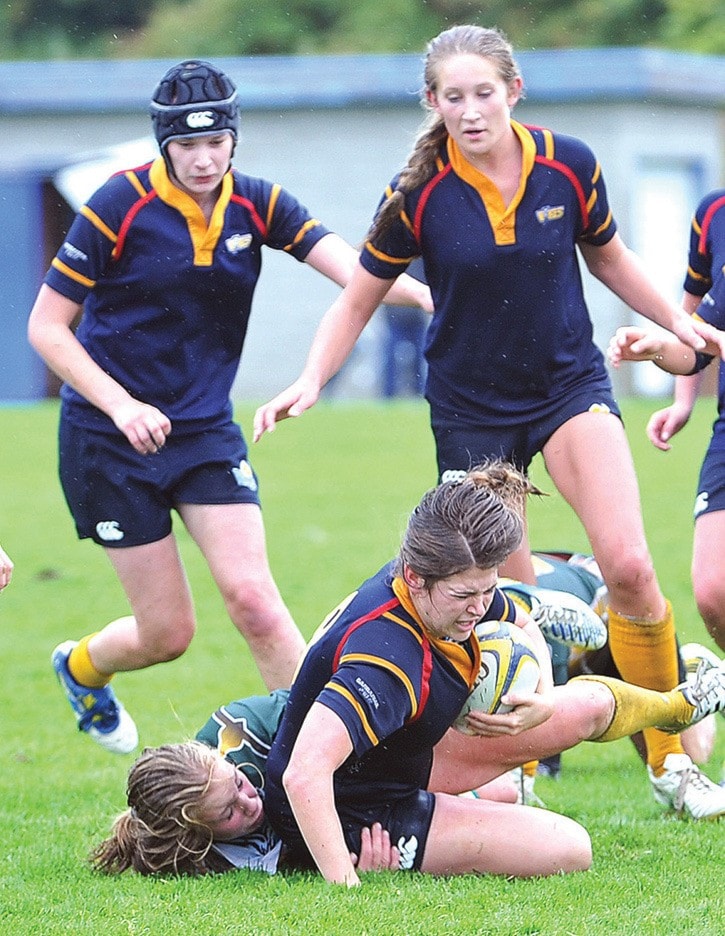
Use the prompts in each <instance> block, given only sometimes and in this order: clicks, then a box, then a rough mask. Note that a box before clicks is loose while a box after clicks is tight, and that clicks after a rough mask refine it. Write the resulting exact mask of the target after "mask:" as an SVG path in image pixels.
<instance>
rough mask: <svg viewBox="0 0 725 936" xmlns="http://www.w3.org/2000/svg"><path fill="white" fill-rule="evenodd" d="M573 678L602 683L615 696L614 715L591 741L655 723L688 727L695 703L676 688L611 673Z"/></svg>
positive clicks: (615, 737) (616, 736)
mask: <svg viewBox="0 0 725 936" xmlns="http://www.w3.org/2000/svg"><path fill="white" fill-rule="evenodd" d="M574 679H576V680H580V679H586V680H589V681H590V682H599V683H603V684H604V685H605V686H606V687H607V689H609V691H610V692H611V693H612V695H613V696H614V716H613V718H612V720H611V722H610V723H609V727H608V728H607V730H606V731H605V732H604V733H603V734H601V735H600V736H599V737H598V738H592V739H591V740H592V741H618V740H619V739H620V738H628V737H630V736H631V735H633V734H636V733H637V732H638V731H642V730H643V729H649V730H652V729H653V726H654V725H671V726H672V727H673V728H687V726H688V725H689V724H690V721H691V719H692V716H693V714H694V712H695V708H694V706H692V705H690V703H689V702H688V701H687V699H685V697H684V695H683V694H682V693H681V692H678V691H677V690H675V689H671V690H670V691H669V692H657V691H655V690H653V689H643V688H642V687H641V686H633V685H632V683H625V682H622V680H621V679H613V678H612V677H611V676H595V675H587V676H575V677H574ZM572 681H573V680H572ZM657 734H659V735H663V736H664V737H665V738H669V737H671V735H669V734H667V733H666V732H664V731H657ZM668 753H669V752H668Z"/></svg>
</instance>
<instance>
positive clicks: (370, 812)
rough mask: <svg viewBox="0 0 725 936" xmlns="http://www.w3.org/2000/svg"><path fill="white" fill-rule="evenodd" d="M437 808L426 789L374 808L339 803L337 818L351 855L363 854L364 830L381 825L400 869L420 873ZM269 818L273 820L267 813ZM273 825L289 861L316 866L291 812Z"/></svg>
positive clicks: (308, 866)
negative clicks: (387, 835) (362, 839)
mask: <svg viewBox="0 0 725 936" xmlns="http://www.w3.org/2000/svg"><path fill="white" fill-rule="evenodd" d="M434 808H435V795H434V794H433V793H429V792H428V791H427V790H416V791H415V792H414V793H409V794H408V795H407V796H404V797H402V798H401V799H396V800H393V801H392V802H386V803H378V804H375V805H371V806H365V807H364V806H360V807H359V808H358V807H353V806H351V805H350V804H347V803H346V804H344V805H340V804H338V815H339V816H340V821H341V823H342V830H343V833H344V836H345V842H346V844H347V847H348V849H349V850H350V851H351V852H354V853H355V854H356V855H359V854H360V832H361V830H362V829H363V828H365V827H367V828H370V827H371V826H372V825H373V823H375V822H379V823H380V825H381V826H382V827H383V828H384V829H387V831H388V833H389V835H390V843H391V845H394V846H395V847H396V848H397V849H398V851H399V852H400V870H401V871H419V870H420V866H421V863H422V861H423V855H424V854H425V843H426V841H427V840H428V832H429V830H430V824H431V820H432V818H433V810H434ZM268 818H269V819H271V818H272V817H271V816H269V814H268ZM272 825H273V826H274V828H275V830H276V831H277V833H278V834H279V835H280V836H281V838H282V841H283V842H284V843H285V846H286V849H287V850H286V851H285V856H286V860H287V861H289V863H290V864H292V865H293V866H295V867H299V868H310V867H314V862H313V860H312V856H311V855H310V853H309V851H308V850H307V846H306V845H305V842H304V839H303V838H302V836H301V834H300V831H299V829H298V828H297V824H296V823H295V821H294V818H293V817H292V815H291V812H290V813H287V811H286V810H285V816H284V817H281V816H277V817H276V818H275V820H274V821H273V822H272Z"/></svg>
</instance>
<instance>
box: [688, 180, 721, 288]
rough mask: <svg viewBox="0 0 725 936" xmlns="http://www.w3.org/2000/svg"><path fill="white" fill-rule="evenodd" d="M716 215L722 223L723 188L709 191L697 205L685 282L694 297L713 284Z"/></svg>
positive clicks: (691, 230) (691, 232)
mask: <svg viewBox="0 0 725 936" xmlns="http://www.w3.org/2000/svg"><path fill="white" fill-rule="evenodd" d="M720 212H722V214H720ZM716 215H717V216H719V217H718V222H719V221H720V218H725V191H723V190H718V191H715V192H710V193H709V194H707V195H706V196H705V197H704V198H703V199H702V200H701V202H700V204H699V205H698V206H697V209H696V210H695V214H694V216H693V218H692V223H691V225H690V244H689V251H688V255H687V272H686V274H685V282H684V284H683V288H684V290H685V292H688V293H690V295H692V296H704V295H705V293H706V292H707V291H708V290H709V289H710V287H711V286H712V285H713V270H712V267H713V251H712V245H711V240H710V235H711V231H712V228H713V226H714V222H715V216H716ZM718 226H719V224H718Z"/></svg>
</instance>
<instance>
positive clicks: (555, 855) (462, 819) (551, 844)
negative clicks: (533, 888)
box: [421, 794, 591, 877]
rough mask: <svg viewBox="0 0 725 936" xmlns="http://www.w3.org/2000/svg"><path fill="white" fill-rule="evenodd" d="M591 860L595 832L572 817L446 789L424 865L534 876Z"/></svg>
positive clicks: (432, 870)
mask: <svg viewBox="0 0 725 936" xmlns="http://www.w3.org/2000/svg"><path fill="white" fill-rule="evenodd" d="M590 864H591V842H590V840H589V835H588V834H587V832H586V830H585V829H584V828H583V827H582V826H580V825H579V824H578V823H576V822H574V821H573V820H572V819H568V818H567V817H565V816H561V815H558V814H557V813H554V812H550V811H549V810H546V809H534V808H532V807H529V806H519V805H513V804H511V803H496V802H492V801H490V800H476V799H471V798H468V797H456V796H447V795H446V794H440V795H436V807H435V811H434V813H433V819H432V821H431V825H430V831H429V833H428V840H427V842H426V846H425V853H424V855H423V861H422V864H421V870H422V871H424V872H427V873H429V874H466V873H470V872H471V871H478V872H484V873H488V874H505V875H515V876H517V877H531V876H533V875H547V874H557V873H559V872H562V871H567V872H568V871H579V870H585V869H586V868H588V867H589V865H590Z"/></svg>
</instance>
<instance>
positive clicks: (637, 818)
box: [0, 400, 725, 936]
mask: <svg viewBox="0 0 725 936" xmlns="http://www.w3.org/2000/svg"><path fill="white" fill-rule="evenodd" d="M655 405H656V404H654V403H650V402H643V401H639V402H636V403H635V402H629V403H627V405H626V406H625V415H626V420H627V426H628V430H629V434H630V439H631V441H632V445H633V449H634V452H635V460H636V462H637V466H638V471H639V475H640V479H641V481H642V487H643V492H642V493H643V502H644V510H645V521H646V525H647V530H648V534H649V538H650V545H651V548H652V551H653V554H654V556H655V560H656V564H657V568H658V572H659V576H660V578H661V581H662V583H663V586H664V588H665V591H666V592H667V594H668V595H669V596H670V597H671V598H672V600H673V603H674V606H675V609H676V612H677V616H678V627H679V630H680V633H681V636H682V637H683V638H685V639H689V640H692V639H697V640H700V641H702V642H705V643H707V644H708V645H709V646H713V645H712V643H711V642H710V641H708V640H707V637H706V635H705V633H704V628H703V626H702V624H701V623H700V622H699V619H698V618H697V614H696V611H695V608H694V604H693V601H692V598H691V594H690V588H689V561H690V547H691V519H690V515H691V504H692V498H693V490H694V485H695V480H696V477H697V470H698V467H699V463H700V460H701V456H702V453H703V451H704V448H705V445H706V441H707V438H708V435H709V424H710V422H711V419H712V414H713V410H714V407H713V403H712V401H711V400H710V401H703V403H702V404H700V405H698V408H697V410H696V412H695V415H694V417H693V419H692V422H691V425H690V426H688V427H687V428H686V429H685V430H683V432H682V434H681V436H680V437H679V439H677V440H676V443H675V450H674V451H672V452H670V453H669V454H667V455H662V454H661V453H658V452H656V451H655V450H654V449H652V447H651V446H649V444H648V443H647V442H646V440H645V439H644V436H643V427H644V424H645V421H646V417H647V415H648V413H649V412H650V411H651V410H652V409H653V408H654V407H655ZM251 415H252V409H251V407H243V408H241V409H240V412H239V416H240V419H241V421H242V424H243V426H244V427H245V429H246V430H247V431H248V430H249V427H250V423H251ZM56 420H57V410H56V407H55V405H54V404H52V403H48V404H43V405H40V406H36V407H18V408H8V409H3V410H0V434H1V438H2V440H3V442H2V451H3V458H2V469H1V474H0V491H1V492H2V495H1V496H0V542H1V543H2V544H3V546H4V547H5V548H6V550H7V551H8V552H9V553H10V554H11V555H12V557H13V559H14V561H15V563H16V573H15V577H14V580H13V583H12V585H11V586H10V588H9V589H7V591H6V592H5V593H3V594H2V596H0V646H1V647H2V661H3V664H2V683H1V685H0V726H1V727H0V730H1V731H2V741H3V743H2V770H1V771H0V933H2V934H5V933H7V934H13V936H14V934H21V936H25V934H33V936H35V934H38V936H40V934H42V936H45V934H66V933H72V934H73V936H86V934H87V936H98V934H104V936H116V934H118V936H121V934H124V936H128V934H134V936H142V934H153V936H156V934H162V936H163V934H172V933H173V934H179V933H181V934H187V933H194V934H197V936H207V934H209V936H217V934H227V933H228V934H235V936H246V934H255V936H256V934H260V936H263V934H297V933H299V934H303V933H304V934H305V936H317V934H348V933H349V934H357V936H363V934H371V936H373V934H374V936H381V934H391V936H404V934H439V933H440V934H447V933H451V934H477V933H480V934H488V933H490V934H497V936H508V934H511V936H522V934H531V936H533V934H542V936H543V934H546V936H565V934H576V936H598V934H620V933H621V934H632V933H636V934H641V936H649V934H652V936H655V934H657V936H669V934H678V936H683V934H684V936H687V934H692V936H702V934H704V933H713V934H715V933H717V932H722V931H724V930H725V903H724V900H725V870H724V869H725V847H724V844H723V841H724V836H725V823H719V824H718V823H702V824H697V823H692V822H681V821H676V820H674V819H672V818H671V817H668V816H667V815H665V814H664V813H663V812H662V810H661V809H660V807H658V806H657V805H656V804H655V803H654V801H653V799H652V797H651V794H650V791H649V788H648V784H647V780H646V777H645V774H644V770H643V768H642V767H641V765H640V763H639V761H638V760H637V758H636V755H635V754H634V750H633V748H632V747H631V745H630V744H629V742H628V741H620V742H616V743H615V744H611V745H606V746H598V745H597V746H595V745H583V746H581V747H580V748H579V749H577V750H576V751H572V752H569V753H568V754H567V755H565V758H564V772H563V776H562V779H561V780H560V781H559V782H554V781H551V780H548V779H546V778H542V779H540V780H539V781H538V782H537V790H538V792H539V793H540V795H541V796H542V798H543V799H544V800H545V801H546V802H547V803H548V804H549V805H550V806H552V807H554V808H557V809H560V810H561V811H562V812H565V813H567V814H569V815H571V816H573V817H574V818H576V819H578V820H580V821H582V822H583V823H584V824H585V825H586V826H587V828H588V829H589V830H590V833H591V835H592V838H593V843H594V853H595V862H594V868H593V870H592V871H590V872H588V873H587V874H580V875H574V876H570V877H561V878H554V879H547V880H541V881H514V882H509V881H505V880H497V879H485V878H478V877H474V876H469V877H465V878H459V879H454V880H433V879H430V878H426V877H422V876H408V875H402V874H398V875H379V876H369V877H368V878H366V880H365V883H364V886H363V887H362V888H359V889H358V890H356V891H354V892H346V891H343V890H341V889H339V888H330V887H329V886H327V885H325V884H324V882H322V881H321V880H320V879H319V878H317V877H310V876H303V875H292V876H279V877H277V878H274V879H270V878H267V877H266V876H263V875H257V876H255V875H253V874H249V873H238V874H233V875H228V876H226V877H221V878H217V879H209V880H193V881H192V880H174V881H150V880H147V879H139V878H135V877H133V876H130V875H124V876H122V877H120V878H115V879H114V878H110V879H109V878H104V877H102V876H99V875H94V874H92V873H91V872H90V871H89V870H88V869H87V868H86V866H85V856H86V853H87V852H88V850H89V848H90V847H91V846H92V845H93V844H94V843H95V842H96V841H97V840H98V839H99V838H100V837H102V836H103V835H105V833H106V832H107V830H108V827H109V825H110V822H111V820H112V818H113V816H114V815H115V814H116V812H118V811H120V810H121V809H122V808H123V804H124V781H125V775H126V771H127V769H128V767H129V765H130V763H131V762H132V760H133V758H132V756H130V755H129V756H127V757H117V756H113V755H109V754H106V753H105V752H104V751H102V750H101V749H100V748H98V747H97V746H96V745H94V744H93V743H92V742H90V741H88V739H86V738H83V737H80V736H78V734H77V733H76V732H75V730H74V728H73V721H72V716H71V713H70V710H69V708H68V706H67V703H66V702H65V701H64V699H63V697H62V695H61V693H60V690H59V689H58V687H57V685H56V683H55V680H54V677H53V675H52V671H51V669H50V666H49V654H50V651H51V650H52V648H53V646H54V645H55V643H57V642H58V641H60V640H63V639H65V638H68V637H78V636H80V635H82V634H84V633H87V632H89V631H91V630H93V629H96V628H97V627H98V626H99V625H102V624H103V623H104V622H105V621H106V620H108V619H110V618H112V617H115V616H118V615H119V614H121V613H124V611H125V606H124V603H123V598H122V595H121V593H120V589H119V587H118V585H117V584H116V582H115V580H114V577H113V575H112V573H111V570H110V567H108V566H107V562H106V559H105V558H104V556H103V554H102V551H101V550H99V549H98V548H96V547H94V546H93V545H91V544H89V543H80V542H78V541H77V540H76V539H75V534H74V531H73V528H72V525H71V521H70V519H69V516H68V513H67V510H66V507H65V504H64V503H63V499H62V495H61V493H60V489H59V486H58V482H57V477H56V468H55V459H56V445H55V428H56ZM253 460H254V464H255V466H256V468H257V470H258V472H259V474H260V476H261V479H262V496H263V500H264V507H265V520H266V525H267V532H268V539H269V552H270V556H271V561H272V565H273V569H274V572H275V575H276V577H277V580H278V582H279V585H280V587H281V589H282V592H283V594H284V595H285V597H286V599H287V601H288V603H289V605H290V607H291V609H292V611H293V613H294V615H295V617H296V619H297V620H298V622H299V624H300V626H301V627H302V629H303V630H304V632H305V633H306V634H310V633H311V632H312V630H313V628H314V627H315V626H316V624H317V623H318V622H319V620H320V618H321V617H322V616H323V615H324V613H325V612H326V611H327V610H329V608H330V607H331V606H332V605H333V604H335V603H336V601H337V600H338V599H339V598H340V597H341V596H342V595H343V594H345V593H346V592H347V591H348V590H350V589H351V588H352V587H354V586H355V585H356V584H357V583H358V580H359V579H360V578H361V577H362V576H364V575H367V574H368V573H369V572H370V571H372V570H373V569H374V568H375V567H377V565H378V564H379V563H382V562H383V561H384V560H386V559H387V558H388V557H389V556H390V555H392V554H393V552H394V551H395V548H396V546H397V543H398V540H399V536H400V533H401V531H402V529H403V525H404V522H405V518H406V514H407V511H408V510H409V509H410V508H411V507H412V506H413V505H414V504H415V502H416V501H417V499H418V497H419V495H420V494H421V492H422V491H423V490H424V489H425V488H426V487H428V486H430V484H431V483H433V481H434V458H433V447H432V442H431V439H430V432H429V429H428V426H427V413H426V409H425V406H424V405H423V404H422V403H417V402H402V403H393V404H387V405H386V404H376V405H362V404H320V405H319V406H318V407H316V409H315V410H313V411H312V412H310V413H308V414H307V415H305V417H304V418H303V419H301V420H298V421H296V422H289V423H287V424H285V425H283V426H281V427H280V428H279V429H278V431H277V432H276V433H275V434H274V435H273V436H271V437H269V438H265V439H264V440H263V442H262V443H260V444H259V445H257V446H256V447H255V448H254V451H253ZM612 470H613V471H615V470H616V466H614V465H613V466H612ZM534 474H535V478H536V480H538V481H539V483H540V484H542V485H543V486H544V487H545V488H546V489H547V490H552V488H551V485H550V484H549V482H548V479H547V478H546V477H545V475H544V473H543V471H542V470H541V467H540V466H539V465H537V466H536V469H535V472H534ZM531 526H532V540H533V542H534V543H535V545H538V546H541V547H547V548H555V547H560V548H573V549H585V548H586V542H585V540H584V538H583V535H582V533H581V530H580V528H579V525H578V523H577V522H576V520H575V519H574V518H572V517H571V515H570V513H569V511H568V509H567V508H566V506H565V505H563V504H562V502H561V499H560V498H559V497H558V496H552V497H550V498H547V499H545V500H543V501H541V502H538V503H534V504H533V505H532V511H531ZM179 534H180V538H181V542H182V550H183V553H184V557H185V560H186V562H187V566H188V571H189V576H190V579H191V583H192V587H193V590H194V594H195V598H196V605H197V612H198V617H199V631H198V634H197V637H196V639H195V640H194V642H193V644H192V646H191V648H190V649H189V651H188V652H187V653H186V654H185V655H184V656H183V657H182V658H181V659H180V660H178V661H176V662H174V663H171V664H167V665H164V666H159V667H157V668H155V669H154V670H150V671H146V672H140V673H132V674H125V675H121V676H119V677H117V680H116V688H117V691H118V693H119V695H120V696H121V697H122V698H123V700H124V702H125V703H126V705H127V707H128V708H129V710H130V711H131V712H132V714H133V715H134V717H135V719H136V721H137V722H138V725H139V729H140V732H141V736H142V741H143V743H145V744H156V743H160V742H163V741H173V740H180V739H182V738H184V737H187V736H189V735H191V734H193V732H194V731H195V730H196V728H197V727H198V726H199V725H200V724H201V723H202V722H203V721H204V720H205V718H206V716H207V714H208V713H209V711H211V710H212V709H213V708H214V707H216V706H217V705H218V704H219V703H221V702H224V701H227V700H229V699H230V698H232V697H234V696H237V695H243V694H247V693H252V692H257V691H259V690H260V689H261V683H260V680H259V677H258V675H257V673H256V671H255V670H254V668H253V666H252V664H251V662H250V658H249V655H248V653H247V652H246V647H245V646H244V644H243V642H242V641H241V639H240V638H239V637H238V636H237V635H236V632H235V631H234V630H233V628H232V626H231V625H230V624H229V622H228V621H227V620H226V617H225V614H224V610H223V608H222V606H221V601H220V599H219V598H218V596H217V594H216V592H215V590H214V588H213V586H212V584H211V582H210V579H209V575H208V573H207V571H206V569H205V567H204V565H203V562H202V561H201V560H200V559H199V557H198V555H197V553H196V550H195V548H194V547H193V545H192V544H191V543H190V542H189V540H188V538H187V537H186V535H185V533H184V531H183V529H182V530H180V531H179ZM720 724H722V722H721V723H720ZM723 737H725V732H723V730H722V728H720V738H719V740H718V746H717V749H716V755H715V756H714V757H713V759H712V761H711V763H710V764H709V765H708V767H709V772H710V773H711V775H713V776H718V777H719V771H720V764H721V762H722V759H723V755H724V754H725V745H724V744H723Z"/></svg>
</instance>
